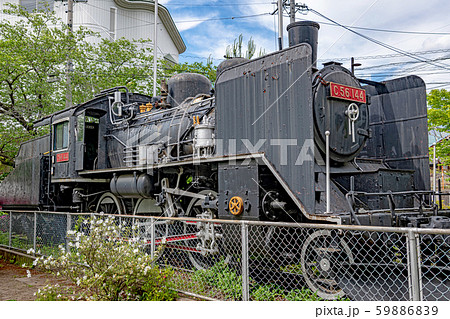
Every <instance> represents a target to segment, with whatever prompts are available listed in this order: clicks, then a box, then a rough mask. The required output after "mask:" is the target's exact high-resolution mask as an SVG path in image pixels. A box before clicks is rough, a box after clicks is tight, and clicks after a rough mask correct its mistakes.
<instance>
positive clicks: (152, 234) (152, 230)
mask: <svg viewBox="0 0 450 319" xmlns="http://www.w3.org/2000/svg"><path fill="white" fill-rule="evenodd" d="M150 239H151V244H150V256H151V258H152V260H153V259H154V258H155V219H154V218H153V217H152V218H150Z"/></svg>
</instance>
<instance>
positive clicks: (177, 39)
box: [114, 0, 186, 54]
mask: <svg viewBox="0 0 450 319" xmlns="http://www.w3.org/2000/svg"><path fill="white" fill-rule="evenodd" d="M114 2H115V3H116V4H117V5H118V6H120V7H122V8H125V9H141V10H149V11H153V12H155V2H154V1H151V0H114ZM158 16H159V18H160V19H161V21H162V23H163V24H164V27H165V28H166V30H167V32H168V33H169V35H170V38H171V39H172V41H173V43H174V44H175V46H176V48H177V50H178V53H179V54H181V53H183V52H184V51H186V45H185V44H184V41H183V39H182V38H181V35H180V32H178V28H177V26H176V25H175V22H174V21H173V19H172V16H171V15H170V13H169V10H167V8H166V7H164V6H162V5H160V4H158Z"/></svg>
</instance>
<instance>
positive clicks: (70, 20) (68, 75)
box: [66, 0, 73, 108]
mask: <svg viewBox="0 0 450 319" xmlns="http://www.w3.org/2000/svg"><path fill="white" fill-rule="evenodd" d="M67 26H68V28H69V29H68V31H67V32H68V35H69V38H70V39H71V40H72V36H73V0H67ZM72 71H73V69H72V58H71V57H70V55H68V56H67V69H66V108H68V107H71V106H72V81H71V73H72Z"/></svg>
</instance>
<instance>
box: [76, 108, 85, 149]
mask: <svg viewBox="0 0 450 319" xmlns="http://www.w3.org/2000/svg"><path fill="white" fill-rule="evenodd" d="M83 140H84V113H82V114H80V115H78V117H77V141H78V142H83Z"/></svg>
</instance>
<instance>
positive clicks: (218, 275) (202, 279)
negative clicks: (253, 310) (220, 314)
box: [192, 260, 242, 300]
mask: <svg viewBox="0 0 450 319" xmlns="http://www.w3.org/2000/svg"><path fill="white" fill-rule="evenodd" d="M192 279H193V282H195V283H197V284H199V285H200V286H201V288H200V289H201V290H202V291H207V290H210V289H212V290H215V291H219V292H220V293H221V296H219V297H220V298H224V299H233V300H240V299H242V276H239V275H238V274H236V272H234V271H232V270H231V269H230V266H229V265H228V264H227V263H226V262H225V261H224V260H220V261H219V262H217V263H216V264H215V265H214V266H212V267H210V268H208V269H204V270H203V269H201V270H197V271H195V272H194V276H193V278H192ZM199 292H201V291H199Z"/></svg>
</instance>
